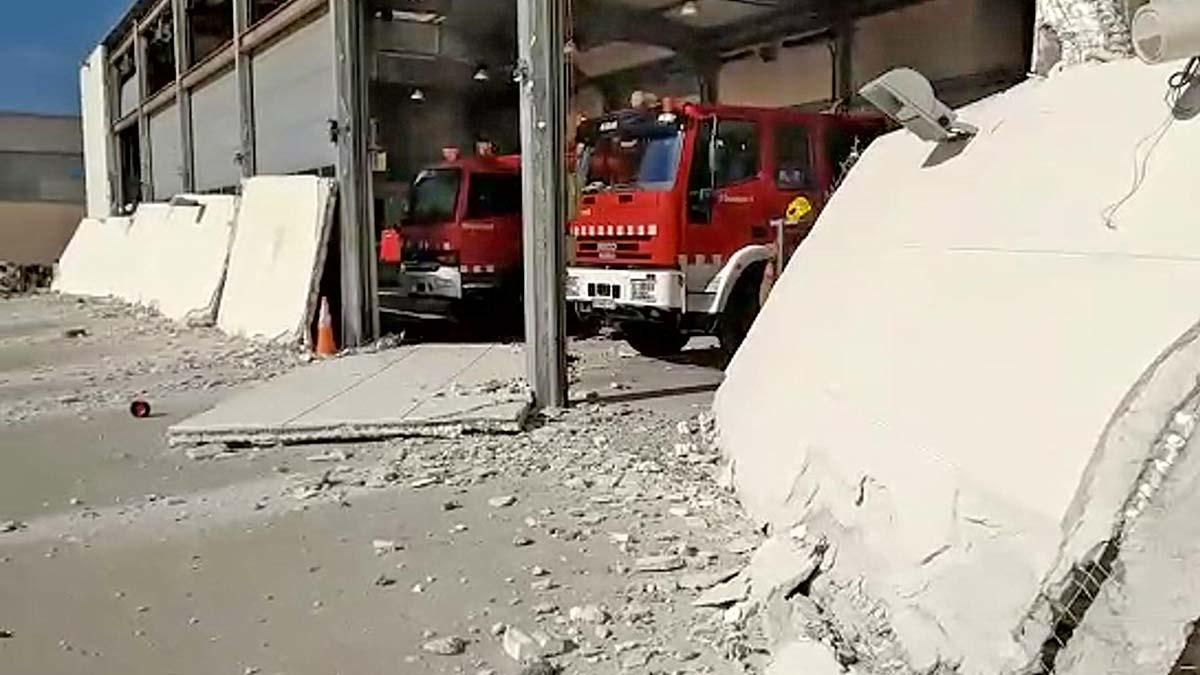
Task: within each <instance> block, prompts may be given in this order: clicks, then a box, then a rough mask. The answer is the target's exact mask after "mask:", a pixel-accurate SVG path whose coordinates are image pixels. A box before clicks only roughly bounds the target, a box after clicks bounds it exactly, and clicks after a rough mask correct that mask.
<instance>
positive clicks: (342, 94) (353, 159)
mask: <svg viewBox="0 0 1200 675" xmlns="http://www.w3.org/2000/svg"><path fill="white" fill-rule="evenodd" d="M329 10H330V12H331V13H332V16H331V18H332V19H333V35H334V49H335V51H336V53H337V64H336V75H335V79H336V81H337V115H338V118H337V120H335V121H334V123H335V124H336V131H335V133H336V135H337V145H338V163H337V176H338V203H339V206H340V211H339V213H340V216H341V219H340V221H339V231H340V233H341V238H340V241H339V254H340V260H341V270H342V280H341V282H342V283H341V292H342V297H341V303H340V305H341V314H342V343H343V344H342V346H343V347H357V346H361V345H363V344H365V343H366V342H367V341H369V340H371V339H374V337H375V336H376V335H378V333H379V312H378V303H377V298H378V293H376V292H375V288H376V285H377V282H376V269H375V265H374V261H375V254H374V253H375V227H374V209H373V208H372V202H373V197H372V194H371V192H372V186H371V175H372V174H371V167H370V156H369V154H368V147H367V144H368V138H367V135H368V129H369V128H370V121H369V114H370V113H369V110H368V107H367V96H368V90H369V85H370V72H369V70H368V66H369V61H368V55H369V54H370V51H369V49H370V38H369V36H368V30H367V26H368V25H369V23H368V22H369V21H370V17H369V15H368V13H367V7H366V0H329Z"/></svg>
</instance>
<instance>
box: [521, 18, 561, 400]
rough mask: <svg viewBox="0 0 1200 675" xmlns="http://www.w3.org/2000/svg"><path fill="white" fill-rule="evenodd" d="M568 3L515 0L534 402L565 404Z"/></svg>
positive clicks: (530, 375) (529, 371) (527, 322)
mask: <svg viewBox="0 0 1200 675" xmlns="http://www.w3.org/2000/svg"><path fill="white" fill-rule="evenodd" d="M563 2H564V0H517V44H518V58H519V65H518V70H519V75H520V87H521V178H522V190H523V195H522V196H523V202H522V203H523V204H524V207H523V214H522V219H523V221H524V229H523V235H524V236H523V238H524V248H525V359H526V368H527V377H528V380H529V384H530V386H531V387H532V388H533V393H534V399H535V405H537V406H538V407H541V408H546V407H555V408H557V407H564V406H566V404H567V367H566V364H567V358H566V346H567V345H566V311H565V310H566V300H565V296H564V289H563V285H564V283H563V282H564V277H565V270H564V264H563V260H564V257H563V249H564V247H565V246H564V239H565V224H564V220H565V217H566V199H567V190H566V148H567V146H566V142H565V137H566V116H567V78H566V66H565V63H564V56H563V49H564V45H565V26H564V22H565V17H564V15H565V12H564V7H563Z"/></svg>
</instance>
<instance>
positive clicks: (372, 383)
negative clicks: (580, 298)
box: [167, 345, 530, 445]
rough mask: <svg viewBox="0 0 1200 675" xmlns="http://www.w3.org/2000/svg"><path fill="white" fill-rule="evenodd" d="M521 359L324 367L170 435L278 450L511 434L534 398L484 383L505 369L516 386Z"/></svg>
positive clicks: (420, 359) (404, 354)
mask: <svg viewBox="0 0 1200 675" xmlns="http://www.w3.org/2000/svg"><path fill="white" fill-rule="evenodd" d="M522 358H523V356H522V352H521V351H520V350H514V349H513V348H511V347H507V346H502V345H413V346H406V347H401V348H398V349H393V350H387V351H382V352H377V353H371V354H359V355H356V356H349V357H343V358H339V359H334V360H329V361H322V362H319V363H316V364H313V365H310V366H308V367H305V368H300V369H298V370H294V371H292V372H289V373H287V374H285V375H283V376H281V377H279V378H276V379H275V380H272V381H270V382H267V383H265V384H262V385H259V386H256V387H253V388H251V389H248V390H245V391H242V392H240V393H238V394H235V395H234V396H233V397H231V398H230V399H229V400H227V401H223V402H222V403H221V404H220V405H218V406H217V407H215V408H213V409H212V410H209V411H208V412H205V413H202V414H200V415H197V416H195V417H193V418H191V419H187V420H184V421H183V422H180V423H179V424H176V425H174V426H172V427H171V428H170V429H168V431H167V438H168V441H169V442H170V443H171V444H173V445H203V444H207V443H250V444H254V445H274V444H277V443H296V442H311V441H333V440H360V439H378V438H387V437H392V436H405V435H453V434H457V433H462V432H464V431H478V432H505V433H514V432H517V431H520V430H521V428H522V425H523V424H524V421H525V416H526V414H527V413H528V410H529V406H530V397H529V395H528V394H527V393H524V392H522V393H521V394H512V393H509V392H508V390H507V389H506V390H503V391H493V390H492V385H490V384H488V382H489V381H490V376H491V375H494V374H496V373H500V372H505V373H507V374H508V379H510V380H513V381H515V380H517V379H518V378H519V376H520V373H521V364H522ZM483 376H489V379H488V380H484V379H482V378H483ZM448 389H454V390H458V391H459V392H460V393H458V394H454V395H448V394H446V393H445V392H446V391H447V390H448Z"/></svg>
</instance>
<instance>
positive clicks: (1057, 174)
mask: <svg viewBox="0 0 1200 675" xmlns="http://www.w3.org/2000/svg"><path fill="white" fill-rule="evenodd" d="M1180 65H1181V64H1178V63H1176V64H1169V65H1166V66H1162V67H1147V66H1144V65H1143V64H1140V63H1133V62H1117V63H1111V64H1104V65H1099V66H1091V65H1085V66H1080V67H1077V68H1072V69H1068V70H1066V71H1063V72H1062V73H1059V74H1057V75H1056V76H1055V77H1053V78H1051V79H1049V80H1039V81H1030V82H1027V83H1025V84H1023V85H1020V86H1018V87H1016V88H1014V89H1012V90H1010V91H1009V92H1007V93H1005V94H1002V95H1000V96H997V97H994V98H992V99H989V100H987V101H984V102H982V103H980V104H978V105H975V106H971V107H968V108H967V109H965V110H963V111H962V117H963V119H965V120H967V121H969V122H971V123H973V124H975V125H977V126H979V128H980V129H981V131H980V133H979V134H978V135H977V136H976V137H975V138H974V139H972V140H971V141H969V142H967V143H965V144H959V145H957V146H952V147H951V146H947V147H935V146H932V145H928V144H925V143H922V142H920V141H919V140H917V139H916V138H915V137H913V136H912V135H910V134H907V133H905V132H898V133H895V134H892V135H889V136H886V137H884V138H882V139H880V140H879V141H878V142H877V143H875V144H874V145H873V146H872V147H871V148H869V149H868V150H867V152H866V153H865V155H864V157H863V159H862V160H861V161H860V162H859V163H858V165H857V166H856V168H855V170H854V171H853V172H852V173H851V174H850V175H849V177H848V179H847V181H846V182H845V184H844V185H843V186H842V188H841V189H840V190H839V192H838V193H837V194H835V195H834V197H833V198H832V200H831V201H830V203H829V205H828V206H827V208H826V209H825V211H824V212H823V214H822V215H821V217H820V220H819V222H818V224H817V226H816V228H815V230H814V232H813V234H812V235H811V236H810V237H809V238H808V240H807V241H806V242H805V244H804V246H803V248H802V249H801V250H800V252H799V254H798V256H797V258H796V259H795V262H794V264H792V265H790V266H789V267H788V268H787V270H786V271H785V273H784V274H783V275H782V276H781V278H780V279H779V281H778V283H777V285H776V286H775V288H774V291H773V293H772V296H771V298H770V301H769V302H768V303H767V305H766V307H765V308H764V310H763V312H762V314H761V315H760V316H759V319H758V321H757V322H756V324H755V325H754V327H753V329H752V330H751V332H750V335H749V337H748V338H747V341H746V343H745V344H744V346H743V347H742V349H741V350H740V351H739V352H738V354H737V356H736V357H735V358H734V360H733V362H732V363H731V364H730V367H729V369H728V372H727V377H726V380H725V382H724V384H723V385H722V387H721V389H720V390H719V392H718V394H717V400H716V404H715V408H716V414H717V420H718V424H719V427H720V436H721V444H722V446H723V449H724V451H725V452H726V453H727V455H728V456H729V458H730V459H732V460H733V461H734V462H735V469H736V470H735V472H734V480H735V483H736V486H737V488H738V490H739V493H740V495H741V497H742V499H743V501H744V503H745V505H746V506H747V508H748V510H749V511H750V512H751V515H752V516H753V517H754V518H755V519H756V520H760V521H763V522H769V523H770V524H771V525H772V526H773V528H774V529H775V531H783V530H785V529H786V528H789V527H791V526H792V525H794V524H796V523H797V522H801V521H807V522H809V524H810V528H809V529H810V531H812V532H814V533H817V534H824V535H826V536H828V537H829V539H830V541H831V542H832V543H833V544H834V545H835V546H836V547H837V560H836V562H835V563H834V564H833V565H832V566H831V569H830V570H829V574H830V576H831V577H832V578H835V579H839V580H842V581H846V580H849V579H854V578H857V577H858V576H860V575H861V576H862V577H863V579H864V581H863V588H864V592H865V593H866V594H868V595H869V596H871V597H873V598H876V599H878V600H879V601H880V602H882V603H883V605H884V606H885V607H899V606H908V605H911V606H912V607H914V608H915V609H916V611H918V612H919V613H920V614H921V616H924V617H927V622H926V623H927V626H925V627H923V628H919V629H918V630H921V631H922V632H923V634H928V635H931V636H932V638H931V639H933V640H935V641H936V643H937V649H936V652H937V653H938V654H940V655H941V658H943V659H944V660H946V661H949V662H954V663H961V670H960V672H962V673H985V672H987V673H994V672H999V671H1003V670H1004V669H1006V668H1010V669H1012V668H1019V667H1021V666H1023V665H1025V664H1027V663H1028V662H1029V659H1031V658H1033V656H1034V652H1033V649H1034V647H1033V645H1032V644H1031V643H1030V642H1028V641H1026V640H1025V639H1020V641H1018V638H1014V632H1015V631H1016V629H1017V628H1018V626H1020V625H1022V623H1023V620H1024V619H1025V617H1026V616H1027V615H1028V614H1029V608H1030V606H1031V605H1032V604H1033V603H1034V600H1035V598H1036V597H1037V596H1038V594H1039V592H1040V591H1041V590H1042V588H1043V585H1044V583H1045V582H1046V581H1047V580H1048V579H1050V578H1051V573H1052V571H1053V570H1055V569H1058V568H1069V567H1070V565H1071V563H1072V560H1071V559H1070V557H1066V558H1064V559H1061V560H1060V547H1061V546H1062V544H1063V543H1064V534H1071V532H1070V531H1069V530H1066V531H1064V530H1063V529H1060V525H1061V524H1062V523H1063V521H1064V518H1067V517H1068V516H1072V518H1073V521H1074V522H1075V523H1076V524H1080V523H1082V524H1083V525H1082V526H1086V527H1089V528H1091V527H1094V528H1095V529H1094V530H1089V531H1090V532H1091V533H1092V535H1094V534H1095V533H1096V532H1103V531H1105V529H1106V527H1107V529H1108V530H1109V531H1111V528H1112V526H1113V524H1114V522H1115V517H1116V512H1117V511H1118V510H1119V509H1120V506H1121V503H1122V502H1123V500H1124V497H1125V494H1126V492H1125V491H1127V490H1128V489H1129V483H1128V482H1125V483H1124V484H1122V481H1121V480H1119V479H1118V478H1107V477H1106V478H1104V480H1103V482H1098V481H1093V482H1092V483H1089V484H1088V485H1087V486H1086V494H1084V493H1079V490H1080V486H1081V482H1082V481H1084V480H1085V478H1087V477H1088V468H1089V466H1090V465H1091V463H1092V460H1093V454H1094V452H1095V450H1096V448H1097V440H1098V439H1100V438H1101V437H1102V436H1103V434H1104V433H1105V431H1106V428H1108V427H1109V426H1110V423H1111V422H1112V420H1113V419H1114V416H1115V415H1116V414H1117V413H1118V411H1119V410H1121V407H1122V405H1123V402H1124V401H1126V399H1127V397H1128V396H1129V395H1130V392H1131V391H1132V390H1133V389H1135V388H1136V387H1138V386H1140V382H1139V381H1140V379H1141V378H1142V377H1143V375H1144V374H1146V373H1147V372H1148V370H1147V369H1148V368H1149V367H1150V366H1151V364H1154V363H1155V362H1156V361H1158V360H1159V359H1160V357H1161V355H1162V354H1164V353H1166V351H1167V350H1168V349H1169V348H1170V347H1171V345H1172V344H1173V343H1174V342H1175V341H1176V340H1177V339H1178V338H1179V336H1180V335H1183V334H1184V333H1185V332H1186V331H1187V330H1188V329H1189V328H1190V327H1191V326H1192V324H1193V323H1194V322H1195V312H1194V309H1193V308H1191V307H1190V305H1189V303H1187V302H1183V301H1181V300H1180V296H1179V293H1180V289H1182V288H1188V287H1190V285H1191V284H1192V283H1194V282H1197V281H1200V263H1198V261H1200V230H1197V229H1196V228H1195V227H1193V226H1192V225H1193V223H1192V222H1191V219H1189V218H1186V217H1180V214H1186V213H1191V212H1193V211H1195V210H1196V209H1197V208H1200V193H1197V192H1196V191H1195V190H1194V189H1192V188H1191V187H1189V186H1191V185H1192V184H1193V183H1194V171H1193V170H1192V165H1193V164H1194V157H1195V156H1196V152H1197V150H1200V127H1197V126H1196V125H1181V124H1176V125H1173V126H1171V127H1169V128H1165V130H1164V127H1163V122H1164V120H1165V118H1166V111H1165V110H1164V108H1163V106H1162V95H1163V93H1164V91H1165V82H1166V78H1167V76H1168V75H1170V74H1171V72H1173V71H1175V70H1177V69H1178V68H1179V66H1180ZM1156 129H1159V130H1164V131H1163V133H1164V136H1163V138H1162V140H1161V142H1159V143H1158V144H1157V145H1156V146H1155V150H1154V154H1153V157H1152V161H1151V162H1150V163H1149V165H1148V168H1147V173H1146V180H1145V181H1144V182H1143V183H1142V184H1141V186H1140V188H1139V189H1138V190H1137V191H1136V192H1135V193H1134V194H1132V196H1131V197H1129V198H1128V199H1126V200H1124V202H1123V203H1121V204H1120V206H1119V208H1116V207H1115V205H1116V204H1118V203H1119V202H1121V200H1122V199H1123V198H1124V197H1125V196H1126V195H1127V194H1129V193H1130V175H1131V171H1132V169H1133V167H1132V157H1133V153H1134V149H1135V147H1139V144H1140V147H1142V148H1145V147H1146V145H1147V144H1145V143H1142V141H1143V139H1145V138H1146V137H1147V135H1148V134H1152V133H1153V132H1155V130H1156ZM981 186H983V187H982V188H981ZM830 288H836V289H837V293H830V292H829V289H830ZM1154 405H1155V406H1162V407H1157V408H1148V409H1147V410H1146V414H1147V415H1150V416H1157V417H1158V418H1159V419H1160V420H1163V419H1166V418H1167V417H1168V416H1169V413H1170V406H1171V405H1174V404H1173V403H1172V404H1167V403H1166V402H1165V400H1164V401H1158V402H1155V403H1154ZM1152 440H1153V435H1151V436H1147V437H1143V438H1132V437H1131V438H1130V439H1129V441H1130V442H1129V444H1128V446H1125V447H1124V449H1122V450H1116V449H1114V450H1113V452H1116V453H1121V454H1123V455H1124V456H1117V455H1113V456H1110V457H1109V460H1108V462H1109V463H1110V464H1113V465H1121V464H1122V463H1124V464H1129V463H1131V462H1132V463H1133V464H1135V465H1136V464H1137V462H1138V461H1139V459H1140V457H1142V456H1144V455H1145V453H1146V452H1147V451H1148V449H1149V444H1150V443H1151V442H1152ZM1101 473H1103V474H1104V475H1105V476H1107V475H1108V474H1107V473H1105V472H1101ZM1134 473H1135V474H1136V471H1135V472H1134ZM1113 475H1114V476H1117V477H1119V476H1121V475H1123V474H1121V472H1119V471H1118V472H1116V473H1114V474H1113ZM1081 495H1082V496H1081ZM1076 506H1078V507H1079V508H1082V509H1084V510H1085V511H1086V513H1087V514H1088V516H1087V517H1084V516H1083V515H1080V514H1073V509H1075V508H1076ZM1092 517H1094V518H1095V519H1096V520H1095V523H1096V524H1095V525H1092V524H1091V521H1090V520H1089V518H1092ZM1089 539H1091V536H1089V537H1087V538H1084V539H1081V540H1080V541H1079V542H1078V543H1077V544H1076V543H1072V546H1073V548H1072V551H1074V550H1076V548H1074V547H1077V549H1078V550H1083V551H1087V550H1090V548H1091V544H1090V543H1089V541H1088V540H1089ZM1043 624H1044V622H1043ZM1042 627H1043V628H1044V627H1045V626H1044V625H1043V626H1042ZM1027 628H1031V627H1028V626H1027ZM1037 632H1038V631H1036V630H1032V629H1030V630H1028V631H1027V632H1026V635H1027V636H1029V635H1032V634H1033V633H1037ZM1034 641H1036V640H1034ZM926 651H927V650H926Z"/></svg>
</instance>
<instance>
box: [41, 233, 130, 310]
mask: <svg viewBox="0 0 1200 675" xmlns="http://www.w3.org/2000/svg"><path fill="white" fill-rule="evenodd" d="M131 224H132V219H130V218H106V219H103V220H100V219H94V218H85V219H83V221H81V222H80V223H79V227H77V228H76V229H75V234H74V235H73V236H72V237H71V241H70V242H68V243H67V247H66V249H65V250H64V251H63V254H62V256H61V257H60V258H59V261H58V272H57V274H56V275H55V278H54V285H53V289H54V290H55V291H57V292H59V293H70V294H73V295H91V296H99V297H103V296H117V295H118V291H119V290H120V289H122V288H125V287H127V286H128V284H127V283H126V282H125V281H124V279H123V277H124V275H125V274H126V273H127V272H128V271H129V269H128V267H127V265H126V262H127V261H128V260H129V257H128V255H127V253H126V246H127V239H128V235H129V228H130V225H131Z"/></svg>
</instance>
